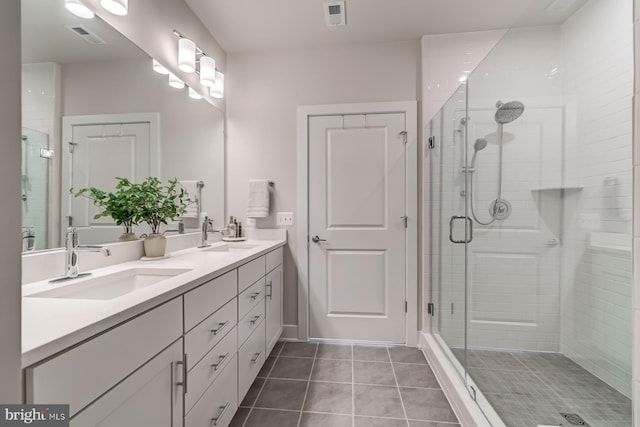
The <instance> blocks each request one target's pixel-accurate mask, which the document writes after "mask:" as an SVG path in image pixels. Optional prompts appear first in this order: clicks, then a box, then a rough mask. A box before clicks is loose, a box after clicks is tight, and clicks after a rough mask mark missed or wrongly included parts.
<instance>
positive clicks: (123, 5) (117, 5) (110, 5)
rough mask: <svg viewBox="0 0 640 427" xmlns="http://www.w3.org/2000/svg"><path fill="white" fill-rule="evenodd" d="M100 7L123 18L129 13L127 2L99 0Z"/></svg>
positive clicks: (125, 0)
mask: <svg viewBox="0 0 640 427" xmlns="http://www.w3.org/2000/svg"><path fill="white" fill-rule="evenodd" d="M100 5H101V6H102V7H104V8H105V9H106V10H107V11H108V12H111V13H113V14H114V15H118V16H124V15H126V14H127V13H128V12H129V0H100Z"/></svg>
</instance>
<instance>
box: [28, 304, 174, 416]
mask: <svg viewBox="0 0 640 427" xmlns="http://www.w3.org/2000/svg"><path fill="white" fill-rule="evenodd" d="M181 323H182V301H181V300H180V298H176V299H173V300H171V301H169V302H167V303H165V304H163V305H161V306H159V307H157V308H154V309H153V310H151V311H148V312H147V313H145V314H142V315H140V316H138V317H135V318H133V319H131V320H129V321H128V322H126V323H124V324H122V325H120V326H118V327H116V328H114V329H111V330H109V331H108V332H105V333H103V334H102V335H99V336H97V337H95V338H92V339H91V340H90V341H87V342H85V343H84V344H81V345H79V346H77V347H74V348H73V349H71V350H69V351H67V352H65V353H62V354H61V355H59V356H57V357H55V358H53V359H51V360H48V361H46V362H44V363H42V364H40V365H37V366H33V367H29V368H27V369H26V391H27V395H26V403H68V404H69V415H73V414H75V413H76V412H78V411H79V410H80V409H82V408H84V407H85V406H87V404H88V403H90V402H91V401H93V400H94V399H96V398H97V397H98V396H100V395H102V394H103V393H104V392H106V391H107V390H109V389H110V388H111V387H113V386H114V385H115V384H117V383H118V382H119V381H121V380H122V379H124V378H125V377H127V376H128V375H129V374H131V373H132V372H133V371H134V370H135V369H137V368H138V367H140V366H142V365H143V364H144V363H145V362H147V361H148V360H150V359H151V358H152V357H153V356H155V355H156V354H158V353H159V352H160V351H161V350H162V349H164V348H166V347H167V346H168V345H169V344H170V343H172V342H173V341H175V340H176V339H178V338H179V337H180V335H181V333H182V331H181V327H180V324H181ZM125 355H126V356H125Z"/></svg>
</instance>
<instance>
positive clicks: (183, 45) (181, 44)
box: [178, 37, 196, 73]
mask: <svg viewBox="0 0 640 427" xmlns="http://www.w3.org/2000/svg"><path fill="white" fill-rule="evenodd" d="M178 68H179V69H180V70H181V71H184V72H185V73H193V72H194V71H196V44H195V43H194V42H193V40H190V39H188V38H185V37H183V38H181V39H180V40H178Z"/></svg>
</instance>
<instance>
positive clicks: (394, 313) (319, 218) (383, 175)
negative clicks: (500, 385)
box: [309, 113, 406, 342]
mask: <svg viewBox="0 0 640 427" xmlns="http://www.w3.org/2000/svg"><path fill="white" fill-rule="evenodd" d="M405 127H406V126H405V115H404V114H403V113H394V114H371V115H366V116H365V115H351V116H320V117H311V118H310V119H309V235H310V236H309V237H310V241H309V275H310V277H309V313H310V319H309V322H310V325H309V328H310V335H311V337H314V338H328V339H352V340H373V341H392V342H404V340H405V295H406V291H405V256H406V255H405V221H404V215H405V142H404V139H405V138H404V137H403V132H404V131H405ZM314 236H318V237H319V238H320V239H324V241H323V240H320V241H317V242H314V241H312V237H314Z"/></svg>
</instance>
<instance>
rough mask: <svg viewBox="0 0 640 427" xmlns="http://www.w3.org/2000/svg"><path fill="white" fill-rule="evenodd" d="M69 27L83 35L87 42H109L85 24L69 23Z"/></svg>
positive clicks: (77, 33)
mask: <svg viewBox="0 0 640 427" xmlns="http://www.w3.org/2000/svg"><path fill="white" fill-rule="evenodd" d="M67 28H68V29H70V30H71V31H73V32H74V33H75V34H76V35H78V36H80V37H82V38H83V39H84V40H85V41H86V42H87V43H91V44H107V42H105V41H104V40H102V39H101V38H100V37H98V36H97V35H96V34H95V33H92V32H91V31H90V30H89V29H88V28H87V27H85V26H83V25H67Z"/></svg>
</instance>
